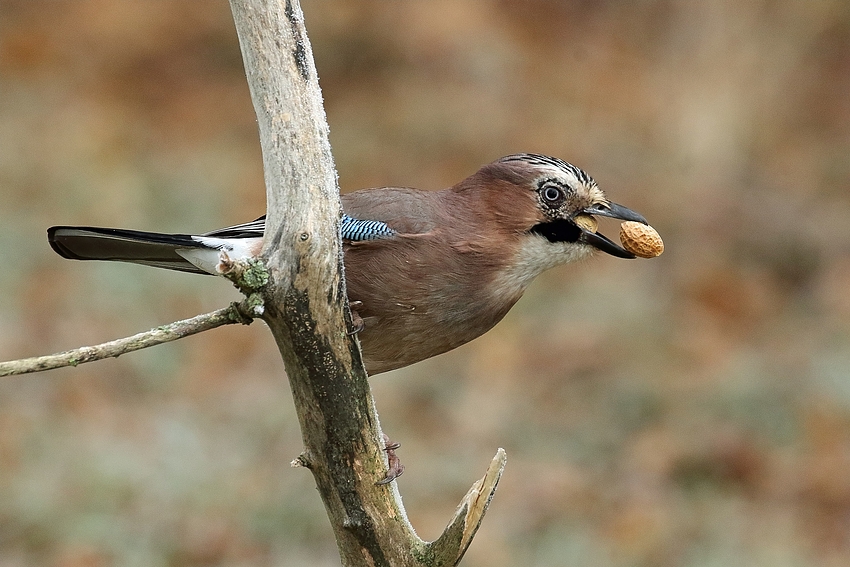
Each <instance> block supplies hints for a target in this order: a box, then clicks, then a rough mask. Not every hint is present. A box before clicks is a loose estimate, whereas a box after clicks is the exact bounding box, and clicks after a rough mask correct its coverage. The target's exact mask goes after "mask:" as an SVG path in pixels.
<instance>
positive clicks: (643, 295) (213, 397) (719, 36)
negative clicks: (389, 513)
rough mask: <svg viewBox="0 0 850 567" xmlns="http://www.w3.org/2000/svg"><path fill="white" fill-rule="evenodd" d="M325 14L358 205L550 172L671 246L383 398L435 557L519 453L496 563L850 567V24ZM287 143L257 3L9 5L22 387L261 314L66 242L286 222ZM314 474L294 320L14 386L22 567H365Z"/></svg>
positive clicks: (340, 130) (645, 10)
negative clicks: (483, 484) (269, 146)
mask: <svg viewBox="0 0 850 567" xmlns="http://www.w3.org/2000/svg"><path fill="white" fill-rule="evenodd" d="M304 4H305V5H304V9H305V10H306V17H307V25H308V30H309V32H310V37H311V40H312V42H313V48H314V51H315V55H316V59H317V65H318V68H319V74H320V79H321V84H322V87H323V91H324V95H325V99H326V105H327V111H328V117H329V120H330V125H331V141H332V144H333V148H334V154H335V156H336V159H337V165H338V168H339V173H340V181H341V184H342V186H343V190H351V189H356V188H359V187H364V186H376V185H393V184H396V185H411V186H418V187H423V188H440V187H444V186H447V185H450V184H452V183H453V182H455V181H457V180H459V179H461V178H462V177H464V176H465V175H468V174H470V173H472V172H473V171H475V170H476V169H477V167H478V166H479V165H481V164H483V163H486V162H488V161H490V160H492V159H495V158H497V157H499V156H501V155H504V154H509V153H514V152H518V151H534V152H542V153H549V154H553V155H557V156H559V157H562V158H564V159H567V160H569V161H572V162H574V163H576V164H577V165H579V166H581V167H583V168H585V169H586V170H588V171H589V172H590V173H591V174H592V175H593V176H594V177H595V178H596V180H597V181H598V182H599V184H600V186H601V187H602V188H603V189H604V190H606V191H607V192H608V194H609V196H611V197H612V198H613V199H614V200H616V201H617V202H620V203H623V204H626V205H627V206H630V207H632V208H635V209H637V210H639V211H641V212H642V213H643V214H645V215H646V216H647V218H649V219H650V221H651V222H652V223H653V224H654V225H655V226H656V227H657V228H658V230H659V231H660V232H661V234H662V236H664V238H665V242H666V245H667V251H666V252H665V253H664V255H663V256H661V257H660V258H658V259H655V260H650V261H623V260H618V259H615V258H611V257H598V258H595V259H593V260H592V261H589V262H586V263H584V264H582V265H579V266H569V267H563V268H559V269H556V270H553V271H551V272H550V273H547V274H545V275H544V276H542V277H541V278H540V279H539V280H538V281H537V282H536V283H535V284H534V285H533V286H532V288H531V289H530V291H529V292H528V294H527V296H526V297H525V298H524V299H523V300H522V301H521V302H520V304H519V305H518V306H517V307H516V308H515V309H514V311H513V312H512V313H511V314H510V315H509V316H508V317H507V319H506V320H505V321H504V322H503V323H501V324H500V325H499V326H497V327H496V329H494V330H493V331H492V332H491V333H489V334H488V335H486V336H485V337H483V338H481V339H479V340H478V341H475V342H474V343H472V344H470V345H468V346H466V347H464V348H461V349H458V350H457V351H456V352H454V353H451V354H448V355H444V356H442V357H439V358H437V359H434V360H431V361H428V362H425V363H422V364H419V365H416V366H414V367H411V368H408V369H405V370H402V371H398V372H396V373H392V374H388V375H383V376H379V377H377V378H375V379H373V387H374V389H375V394H376V397H377V402H378V408H379V410H380V413H381V418H382V425H383V426H384V428H385V429H386V430H387V431H388V432H389V433H390V434H391V436H392V438H393V439H395V440H399V441H401V442H402V443H403V447H402V449H401V451H400V456H401V457H402V459H403V461H404V463H405V464H406V465H407V472H406V473H405V475H404V476H403V477H402V478H401V480H400V485H401V490H402V492H403V494H404V496H405V504H406V505H407V509H408V512H409V513H410V516H411V518H412V521H413V523H414V525H415V526H416V527H417V528H418V530H419V532H420V534H421V535H422V536H423V537H425V538H428V537H434V536H435V535H436V534H438V533H439V531H440V530H441V528H442V526H443V525H444V523H445V522H446V521H447V520H448V518H449V516H450V514H451V512H452V511H453V509H454V506H455V504H456V503H457V502H458V501H459V499H460V497H461V496H462V495H463V493H464V492H465V491H466V489H467V488H468V486H469V485H470V484H471V482H472V481H473V480H474V479H476V478H477V477H478V476H480V475H481V474H482V473H483V471H484V468H485V467H486V464H487V463H488V462H489V459H490V457H491V456H492V454H493V453H494V452H495V449H496V448H497V447H498V446H504V447H505V448H506V449H507V451H508V455H509V461H508V468H507V471H506V474H505V476H504V479H503V482H502V484H501V485H500V487H499V491H498V493H497V497H496V499H495V500H494V503H493V506H492V508H491V511H490V513H489V514H488V516H487V519H486V521H485V522H484V524H483V527H482V529H481V531H480V532H479V535H478V537H477V538H476V540H475V542H474V543H473V545H472V548H471V549H470V551H469V553H468V554H467V557H466V559H465V562H464V564H465V565H468V566H485V565H486V566H488V567H499V566H513V565H528V566H572V565H576V566H578V565H582V566H583V565H594V566H634V565H646V566H680V565H685V566H695V567H699V566H709V565H724V566H726V565H731V566H736V565H771V566H792V565H793V566H800V565H835V566H839V565H847V564H850V299H848V298H850V3H848V2H847V1H846V0H818V1H813V2H799V1H795V0H775V1H753V2H735V1H732V0H707V1H704V2H689V1H685V0H668V1H659V0H641V1H637V2H625V1H614V0H608V1H599V2H590V1H575V2H556V1H543V0H535V1H527V2H506V1H502V2H499V1H471V0H451V1H449V0H443V1H439V2H438V1H434V2H391V1H386V0H385V1H377V0H373V1H341V0H337V1H323V2H311V1H306V0H305V2H304ZM254 121H255V118H254V115H253V109H252V107H251V102H250V99H249V96H248V90H247V86H246V83H245V80H244V77H243V72H242V66H241V57H240V54H239V48H238V44H237V41H236V37H235V32H234V30H233V25H232V22H231V19H230V14H229V9H228V6H227V4H226V2H224V1H223V0H222V1H220V2H210V1H207V2H171V1H165V0H132V1H131V0H108V1H107V0H76V1H74V2H55V1H47V0H14V1H12V0H0V265H2V269H0V358H3V359H11V358H17V357H23V356H28V355H35V354H44V353H47V352H53V351H57V350H62V349H65V348H70V347H74V346H78V345H81V344H91V343H95V342H99V341H103V340H107V339H111V338H114V337H117V336H122V335H126V334H130V333H133V332H137V331H140V330H143V329H146V328H149V327H151V326H155V325H157V324H160V323H164V322H168V321H171V320H173V319H176V318H180V317H185V316H190V315H193V314H196V313H198V312H201V311H204V310H211V309H213V308H217V307H220V306H222V305H224V304H225V303H226V302H228V301H231V300H233V299H234V298H235V297H236V293H235V291H233V290H232V289H230V287H229V285H228V284H227V282H225V281H217V280H215V279H214V278H203V277H193V276H189V275H185V274H176V273H168V272H165V271H161V270H153V269H148V268H142V267H137V266H129V265H106V264H96V263H85V264H84V263H75V262H68V261H64V260H62V259H60V258H59V257H58V256H56V255H54V254H53V253H52V252H51V251H50V249H49V247H48V246H47V242H46V239H45V229H46V228H47V227H48V226H50V225H52V224H98V225H106V226H126V227H133V228H139V229H149V230H163V231H180V232H190V231H204V230H209V229H212V228H216V227H218V226H223V225H225V224H228V223H236V222H240V221H245V220H248V219H251V218H254V217H255V216H257V215H259V214H261V213H262V212H263V210H264V189H263V186H262V170H261V159H260V155H259V148H258V143H257V134H256V131H255V123H254ZM603 231H607V232H608V233H609V234H611V235H614V234H616V225H610V224H609V225H604V224H603ZM300 448H301V445H300V437H299V432H298V427H297V423H296V422H295V418H294V412H293V410H292V407H291V399H290V396H289V391H288V386H287V383H286V378H285V376H284V374H283V371H282V367H281V363H280V361H279V356H278V354H277V352H276V350H275V347H274V344H273V341H272V340H271V338H270V336H269V334H268V332H267V331H266V330H265V329H264V328H263V325H262V324H255V325H253V326H252V327H249V328H226V329H219V330H216V331H213V332H210V333H206V334H204V335H202V336H198V337H194V338H190V339H187V340H184V341H180V342H179V343H177V344H171V345H167V346H163V347H158V348H156V349H153V350H150V351H146V352H143V353H138V354H132V355H128V356H126V357H122V358H121V359H119V360H111V361H105V362H100V363H96V364H91V365H86V366H84V367H80V368H77V369H65V370H61V371H56V372H53V373H49V374H46V375H37V376H30V377H21V378H12V379H5V380H4V381H3V382H2V383H0V566H3V567H17V566H29V565H33V566H56V567H82V566H107V565H122V566H136V565H138V566H157V565H163V566H166V565H167V566H174V567H178V566H179V567H183V566H201V565H222V566H236V565H287V566H288V565H296V566H298V565H311V566H314V565H335V564H338V558H337V554H336V549H335V545H334V543H333V539H332V534H331V531H330V529H329V527H328V525H327V520H326V519H325V518H324V514H323V511H322V508H321V503H320V501H319V497H318V495H317V494H316V493H315V491H314V490H313V489H312V486H313V483H312V479H311V477H310V475H309V473H308V472H307V471H305V470H303V469H300V470H299V469H290V468H289V466H288V463H289V461H290V460H291V459H292V458H294V457H295V456H296V455H297V454H298V453H299V451H300Z"/></svg>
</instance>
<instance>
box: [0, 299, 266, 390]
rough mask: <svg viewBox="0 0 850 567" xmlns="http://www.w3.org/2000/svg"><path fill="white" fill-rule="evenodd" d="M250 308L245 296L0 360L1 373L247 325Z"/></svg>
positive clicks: (80, 360)
mask: <svg viewBox="0 0 850 567" xmlns="http://www.w3.org/2000/svg"><path fill="white" fill-rule="evenodd" d="M252 310H253V307H252V304H251V303H250V302H249V300H248V299H245V300H243V301H242V302H241V303H232V304H231V305H230V306H229V307H225V308H223V309H219V310H217V311H213V312H212V313H206V314H204V315H198V316H196V317H192V318H191V319H183V320H182V321H175V322H174V323H169V324H168V325H162V326H161V327H156V328H155V329H151V330H150V331H145V332H144V333H138V334H136V335H133V336H132V337H125V338H123V339H116V340H114V341H109V342H105V343H102V344H99V345H94V346H84V347H80V348H76V349H74V350H68V351H65V352H60V353H57V354H48V355H45V356H35V357H33V358H24V359H21V360H10V361H8V362H0V376H14V375H17V374H29V373H30V372H41V371H43V370H53V369H55V368H62V367H64V366H77V365H78V364H83V363H84V362H93V361H95V360H103V359H104V358H118V357H119V356H121V355H122V354H126V353H128V352H133V351H136V350H141V349H143V348H148V347H152V346H156V345H161V344H162V343H167V342H171V341H176V340H177V339H182V338H183V337H188V336H190V335H194V334H196V333H202V332H203V331H208V330H210V329H215V328H216V327H221V326H222V325H232V324H233V323H243V324H245V325H247V324H249V323H250V322H251V320H252V317H253V315H251V313H252Z"/></svg>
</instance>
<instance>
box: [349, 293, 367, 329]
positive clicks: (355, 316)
mask: <svg viewBox="0 0 850 567" xmlns="http://www.w3.org/2000/svg"><path fill="white" fill-rule="evenodd" d="M360 307H363V302H362V301H350V302H349V303H348V308H349V310H351V331H349V333H348V334H349V335H356V334H357V333H359V332H360V331H362V330H363V329H365V328H366V323H364V322H363V317H361V316H360V313H358V312H357V309H358V308H360Z"/></svg>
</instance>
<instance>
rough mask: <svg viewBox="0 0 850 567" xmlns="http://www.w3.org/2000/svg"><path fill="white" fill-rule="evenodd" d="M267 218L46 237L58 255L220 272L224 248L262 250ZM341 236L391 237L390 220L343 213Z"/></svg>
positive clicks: (82, 229)
mask: <svg viewBox="0 0 850 567" xmlns="http://www.w3.org/2000/svg"><path fill="white" fill-rule="evenodd" d="M265 228H266V217H265V216H262V217H260V218H258V219H257V220H255V221H251V222H246V223H244V224H238V225H236V226H229V227H227V228H220V229H218V230H214V231H212V232H207V233H204V234H199V235H192V234H162V233H159V232H143V231H140V230H127V229H123V228H100V227H95V226H54V227H51V228H49V229H48V230H47V240H48V241H49V242H50V246H51V247H52V248H53V250H55V251H56V253H57V254H59V255H60V256H62V257H63V258H69V259H71V260H111V261H114V262H130V263H133V264H143V265H145V266H154V267H156V268H166V269H168V270H178V271H181V272H191V273H193V274H213V275H217V274H218V271H217V270H216V266H218V263H219V253H220V252H226V253H227V255H228V256H230V258H231V259H233V260H239V259H241V258H249V257H253V256H256V255H257V254H259V253H260V248H261V247H262V244H263V232H264V231H265ZM340 231H341V236H342V239H343V240H344V241H347V242H359V241H364V240H380V239H384V238H392V237H393V236H395V235H396V234H397V233H396V231H395V230H393V229H392V228H390V227H389V226H388V225H387V224H386V223H384V222H382V221H375V220H360V219H355V218H352V217H349V216H348V215H343V216H342V222H341V224H340Z"/></svg>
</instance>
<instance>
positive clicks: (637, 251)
mask: <svg viewBox="0 0 850 567" xmlns="http://www.w3.org/2000/svg"><path fill="white" fill-rule="evenodd" d="M620 242H621V243H622V245H623V248H625V249H626V250H628V251H629V252H631V253H632V254H634V255H635V256H637V257H639V258H655V257H656V256H660V255H661V253H662V252H664V242H663V241H662V240H661V236H660V235H659V234H658V232H657V231H656V230H655V229H654V228H652V227H651V226H649V225H646V224H642V223H639V222H633V221H626V222H624V223H623V224H621V225H620Z"/></svg>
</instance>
